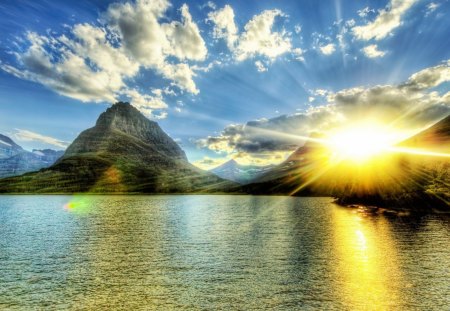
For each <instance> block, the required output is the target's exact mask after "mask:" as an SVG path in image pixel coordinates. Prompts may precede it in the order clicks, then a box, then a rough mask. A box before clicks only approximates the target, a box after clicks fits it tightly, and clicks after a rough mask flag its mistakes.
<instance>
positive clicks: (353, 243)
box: [0, 196, 450, 310]
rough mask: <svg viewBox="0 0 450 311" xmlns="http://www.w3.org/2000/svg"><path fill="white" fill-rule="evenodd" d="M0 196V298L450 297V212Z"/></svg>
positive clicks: (264, 301) (242, 304)
mask: <svg viewBox="0 0 450 311" xmlns="http://www.w3.org/2000/svg"><path fill="white" fill-rule="evenodd" d="M2 199H3V200H2V201H0V309H8V308H13V307H17V308H18V309H24V310H28V309H48V308H49V307H51V308H54V309H74V310H79V309H92V310H107V309H123V310H135V309H161V310H180V309H183V310H199V309H200V310H202V309H205V310H206V309H207V310H211V309H216V310H220V309H223V310H225V309H226V310H241V309H245V310H262V309H270V310H311V309H315V310H336V309H338V310H370V309H374V310H385V309H393V310H398V309H417V310H419V309H421V310H431V309H433V308H434V309H442V310H448V309H449V308H448V306H449V305H450V301H449V300H448V297H447V296H446V292H447V291H448V280H449V279H450V269H449V266H450V249H449V248H448V234H449V232H450V230H449V228H450V220H448V219H447V220H445V219H442V218H439V217H437V216H427V217H423V218H419V219H398V218H385V217H384V216H377V215H364V214H358V213H354V211H353V210H348V209H343V208H339V207H337V206H335V205H333V204H332V203H331V199H329V198H294V197H252V196H74V197H63V196H42V197H41V196H26V197H25V196H9V197H3V198H2ZM68 202H70V204H69V205H67V203H68ZM64 205H66V206H65V208H63V206H64Z"/></svg>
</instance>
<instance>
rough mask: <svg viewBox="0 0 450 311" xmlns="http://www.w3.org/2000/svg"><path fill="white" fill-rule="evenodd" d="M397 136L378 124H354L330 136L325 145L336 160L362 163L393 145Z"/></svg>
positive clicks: (397, 134) (397, 138)
mask: <svg viewBox="0 0 450 311" xmlns="http://www.w3.org/2000/svg"><path fill="white" fill-rule="evenodd" d="M399 136H400V135H399V133H397V132H395V131H392V130H390V129H388V128H386V127H384V126H381V125H378V124H356V125H353V126H350V127H347V128H344V129H343V130H340V131H338V132H336V133H334V134H332V135H330V137H329V138H328V139H327V145H328V148H330V150H331V151H332V152H333V153H334V156H335V157H337V158H338V159H341V160H344V159H345V160H346V159H349V160H353V161H354V162H358V163H362V162H366V161H367V160H370V159H371V158H373V157H374V156H376V155H379V154H380V153H382V152H384V151H385V150H386V149H387V148H388V147H390V146H392V145H393V144H395V143H396V142H397V141H398V140H399V139H400V137H399Z"/></svg>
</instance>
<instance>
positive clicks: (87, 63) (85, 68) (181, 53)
mask: <svg viewBox="0 0 450 311" xmlns="http://www.w3.org/2000/svg"><path fill="white" fill-rule="evenodd" d="M169 7H170V3H169V2H168V1H167V0H154V1H147V0H137V1H135V2H125V3H114V4H111V5H110V6H109V7H108V9H107V11H106V12H104V13H103V14H102V15H101V20H102V24H101V26H94V25H90V24H76V25H74V26H73V27H68V28H67V27H66V29H68V30H67V32H66V33H65V34H63V35H61V36H59V37H58V36H54V35H50V34H47V35H38V34H36V33H32V32H30V33H28V34H27V36H26V40H22V41H20V42H17V44H18V46H19V47H18V49H17V52H15V55H16V57H17V64H16V65H11V64H5V63H0V68H1V69H3V70H4V71H6V72H8V73H10V74H12V75H15V76H16V77H19V78H21V79H27V80H31V81H34V82H37V83H40V84H43V85H45V86H47V87H49V88H50V89H52V90H54V91H56V92H57V93H59V94H61V95H64V96H68V97H71V98H75V99H78V100H81V101H83V102H101V101H107V102H115V101H117V100H118V97H119V96H121V95H130V96H129V97H130V98H131V99H132V100H135V101H136V103H132V104H135V106H137V107H140V109H143V111H144V112H147V114H148V111H146V108H144V107H150V106H151V107H150V108H151V109H152V110H154V109H166V108H167V106H166V105H161V104H159V105H157V104H156V103H157V102H163V100H162V96H158V97H154V96H151V95H148V94H147V95H146V94H139V93H138V92H137V91H136V90H133V91H130V89H132V88H130V86H128V80H129V79H131V78H133V77H135V76H136V75H137V74H138V72H139V71H140V70H141V69H147V70H153V71H154V72H156V73H157V74H159V75H161V76H162V77H163V78H165V79H168V80H169V83H170V85H171V86H176V87H177V88H179V89H180V90H181V91H186V92H189V93H192V94H198V93H199V90H198V89H197V87H196V84H195V82H194V77H195V72H194V69H193V67H192V65H191V64H190V63H188V62H200V61H204V60H205V58H206V56H207V49H206V44H205V42H204V40H203V38H202V37H201V35H200V30H199V28H198V26H197V25H196V24H195V23H194V22H193V20H192V17H191V15H190V13H189V9H188V6H187V5H183V6H181V8H180V15H181V19H180V21H176V20H172V21H170V20H168V17H167V16H165V13H166V11H167V9H168V8H169ZM165 89H167V90H168V91H167V92H164V94H165V95H173V94H174V91H173V89H169V88H167V87H166V88H165ZM136 93H138V94H136ZM131 95H132V96H131ZM144 102H145V103H146V104H145V105H144V104H143V103H144ZM149 105H150V106H149ZM152 115H153V114H152ZM161 115H162V113H160V114H158V116H161ZM155 116H156V115H155Z"/></svg>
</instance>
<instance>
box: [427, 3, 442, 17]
mask: <svg viewBox="0 0 450 311" xmlns="http://www.w3.org/2000/svg"><path fill="white" fill-rule="evenodd" d="M440 5H441V4H440V3H435V2H431V3H429V4H428V5H427V12H426V13H425V16H428V15H430V14H431V13H433V12H434V11H435V10H436V9H437V8H438V7H439V6H440Z"/></svg>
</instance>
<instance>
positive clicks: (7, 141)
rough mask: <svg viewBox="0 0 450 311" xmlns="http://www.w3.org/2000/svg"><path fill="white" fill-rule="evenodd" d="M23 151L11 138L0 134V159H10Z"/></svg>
mask: <svg viewBox="0 0 450 311" xmlns="http://www.w3.org/2000/svg"><path fill="white" fill-rule="evenodd" d="M23 151H24V150H23V148H22V147H21V146H19V145H18V144H16V143H15V142H14V141H13V140H12V139H11V138H9V137H8V136H5V135H2V134H0V159H5V158H9V157H12V156H14V155H16V154H18V153H20V152H23Z"/></svg>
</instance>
